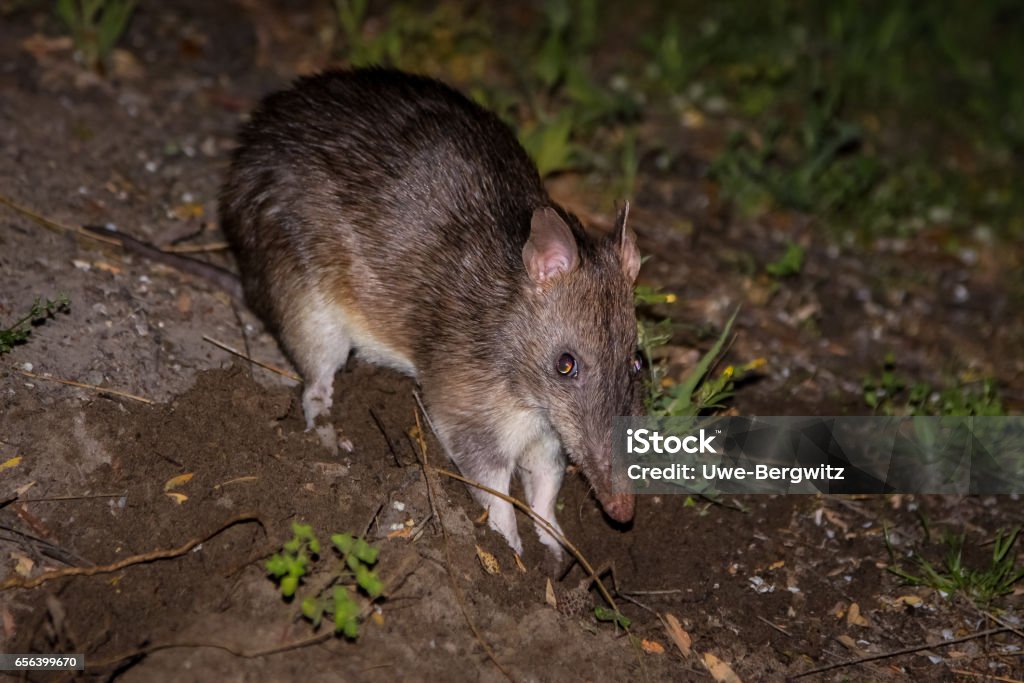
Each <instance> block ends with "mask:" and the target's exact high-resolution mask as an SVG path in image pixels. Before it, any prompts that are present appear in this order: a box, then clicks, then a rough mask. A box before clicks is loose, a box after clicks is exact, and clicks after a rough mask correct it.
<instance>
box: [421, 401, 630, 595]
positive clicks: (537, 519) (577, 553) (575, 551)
mask: <svg viewBox="0 0 1024 683" xmlns="http://www.w3.org/2000/svg"><path fill="white" fill-rule="evenodd" d="M413 396H414V397H415V398H416V403H418V404H419V406H420V410H421V411H423V416H424V417H425V418H426V419H427V424H428V425H430V429H431V430H432V431H434V433H435V434H436V433H437V430H435V429H434V425H433V424H432V423H431V422H430V415H427V411H426V409H425V408H424V407H423V402H422V401H421V400H420V396H419V394H418V393H416V392H413ZM430 469H431V470H433V471H434V472H437V473H438V474H443V475H444V476H446V477H448V478H450V479H454V480H456V481H461V482H462V483H463V484H466V485H468V486H472V487H473V488H477V489H480V490H481V491H485V492H487V493H489V494H491V495H492V496H496V497H498V498H501V499H502V500H504V501H506V502H509V503H512V505H514V506H515V507H516V508H517V509H519V510H520V511H521V512H523V513H524V514H526V515H527V516H528V517H529V518H530V519H532V520H533V521H534V523H536V524H537V525H539V526H541V527H542V528H543V529H544V530H545V531H547V532H548V533H549V534H551V536H552V537H554V539H555V540H557V541H558V542H559V543H561V544H562V545H563V546H564V547H565V548H566V549H567V550H568V551H569V552H571V553H572V555H573V557H575V558H576V561H577V562H579V563H580V566H581V567H583V571H585V572H586V573H587V575H588V576H589V577H590V580H591V581H594V582H596V583H597V590H598V592H599V593H600V594H601V597H602V598H604V599H605V600H606V601H607V602H608V606H609V607H611V608H612V609H613V610H615V611H616V612H618V611H619V608H618V606H616V604H615V600H614V599H613V598H612V596H611V593H609V592H608V589H607V588H606V587H605V585H604V583H603V582H602V581H601V579H600V578H599V577H598V575H597V573H596V572H595V571H594V567H593V566H592V565H591V564H590V562H588V561H587V558H586V557H584V556H583V552H582V551H581V550H580V549H579V548H577V547H576V546H575V545H573V543H572V541H570V540H569V539H568V538H566V537H565V535H564V534H562V533H560V532H559V531H558V530H557V529H555V528H554V527H553V526H552V525H551V524H550V523H549V522H548V520H546V519H544V518H543V517H541V516H540V515H538V514H537V513H536V512H534V511H533V509H532V508H531V507H530V506H529V505H527V504H526V503H524V502H523V501H521V500H519V499H518V498H513V497H512V496H510V495H508V494H507V493H502V492H501V491H497V490H495V489H492V488H491V487H489V486H485V485H484V484H481V483H480V482H478V481H474V480H472V479H467V478H466V477H464V476H462V475H461V474H456V473H455V472H451V471H449V470H443V469H440V468H437V467H431V468H430Z"/></svg>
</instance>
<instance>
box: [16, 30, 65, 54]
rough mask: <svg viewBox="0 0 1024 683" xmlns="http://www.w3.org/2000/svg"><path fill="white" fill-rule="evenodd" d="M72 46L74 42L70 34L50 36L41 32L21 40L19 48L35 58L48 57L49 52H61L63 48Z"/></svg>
mask: <svg viewBox="0 0 1024 683" xmlns="http://www.w3.org/2000/svg"><path fill="white" fill-rule="evenodd" d="M74 47H75V44H74V43H73V42H72V41H71V36H59V37H56V38H51V37H50V36H44V35H43V34H41V33H34V34H32V35H31V36H29V37H28V38H26V39H25V40H23V41H21V49H22V50H24V51H25V52H27V53H29V54H30V55H32V56H33V57H35V58H36V59H37V60H38V59H43V58H45V57H48V56H49V55H50V53H51V52H63V51H65V50H71V49H73V48H74Z"/></svg>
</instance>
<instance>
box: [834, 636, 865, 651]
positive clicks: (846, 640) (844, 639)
mask: <svg viewBox="0 0 1024 683" xmlns="http://www.w3.org/2000/svg"><path fill="white" fill-rule="evenodd" d="M836 640H838V641H839V642H840V643H842V645H843V647H845V648H846V649H848V650H852V651H853V652H860V648H859V647H857V641H856V640H854V639H853V638H851V637H850V636H847V635H842V636H836Z"/></svg>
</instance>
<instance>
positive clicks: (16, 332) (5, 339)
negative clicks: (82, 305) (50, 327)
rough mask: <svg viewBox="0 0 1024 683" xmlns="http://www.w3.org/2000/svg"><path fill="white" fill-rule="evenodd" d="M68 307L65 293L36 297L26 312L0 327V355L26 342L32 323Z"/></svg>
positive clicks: (36, 323)
mask: <svg viewBox="0 0 1024 683" xmlns="http://www.w3.org/2000/svg"><path fill="white" fill-rule="evenodd" d="M70 307H71V301H70V300H69V299H68V297H67V295H66V294H60V295H59V296H58V297H57V299H56V300H52V299H36V300H35V301H34V302H33V303H32V306H31V308H29V311H28V313H26V314H25V315H23V316H22V317H21V318H19V319H18V320H16V321H15V322H14V323H13V324H12V325H10V326H9V327H6V328H0V356H2V355H4V354H5V353H10V352H11V351H12V350H13V349H14V347H15V346H17V345H19V344H25V343H27V342H28V339H29V337H30V336H31V335H32V327H33V326H34V325H41V324H43V323H44V322H46V321H47V320H49V319H52V318H53V317H54V316H56V315H57V313H67V312H68V310H69V309H70Z"/></svg>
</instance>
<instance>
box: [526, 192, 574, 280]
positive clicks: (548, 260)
mask: <svg viewBox="0 0 1024 683" xmlns="http://www.w3.org/2000/svg"><path fill="white" fill-rule="evenodd" d="M579 260H580V256H579V249H578V248H577V246H576V238H575V237H573V234H572V230H571V229H569V226H568V225H566V223H565V221H563V220H562V217H561V216H559V215H558V212H557V211H555V210H554V209H552V208H551V207H550V206H546V207H544V208H541V209H537V210H536V211H534V212H533V218H532V219H531V221H530V239H528V240H526V244H525V245H524V246H523V265H525V266H526V272H527V273H529V274H530V279H532V280H533V281H534V282H536V283H537V284H538V285H542V284H545V283H547V282H550V281H551V280H553V279H554V278H557V277H561V276H563V275H567V274H569V273H571V272H572V271H574V270H575V269H576V266H577V265H579Z"/></svg>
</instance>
